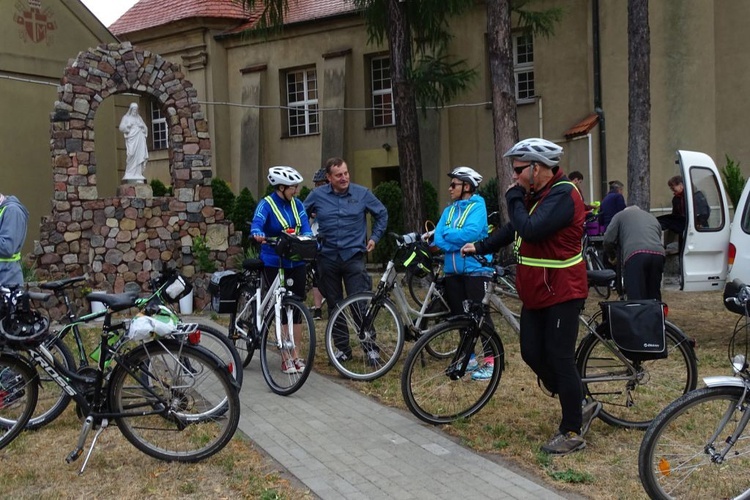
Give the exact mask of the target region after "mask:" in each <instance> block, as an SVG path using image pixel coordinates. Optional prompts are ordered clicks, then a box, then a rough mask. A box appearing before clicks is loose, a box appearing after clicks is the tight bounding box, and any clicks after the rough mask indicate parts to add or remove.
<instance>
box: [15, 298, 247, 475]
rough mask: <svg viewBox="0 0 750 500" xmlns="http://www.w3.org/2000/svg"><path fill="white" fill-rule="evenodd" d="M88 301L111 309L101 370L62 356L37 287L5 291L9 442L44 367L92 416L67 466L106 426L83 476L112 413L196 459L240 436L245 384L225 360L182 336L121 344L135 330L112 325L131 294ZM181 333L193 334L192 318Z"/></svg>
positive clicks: (143, 435) (158, 445) (155, 447)
mask: <svg viewBox="0 0 750 500" xmlns="http://www.w3.org/2000/svg"><path fill="white" fill-rule="evenodd" d="M87 298H88V300H90V301H93V300H97V301H100V302H102V303H103V304H105V305H106V307H107V310H106V313H105V317H104V323H103V325H102V329H101V335H100V343H99V347H100V355H99V361H98V365H97V369H96V370H95V371H93V372H89V373H83V374H79V373H75V372H73V371H70V370H69V369H67V368H66V367H64V366H62V365H61V364H60V363H58V362H57V361H56V360H55V358H54V357H53V356H52V355H51V353H50V352H49V350H48V349H47V348H46V347H45V346H44V341H45V340H46V338H47V337H48V336H49V329H48V327H49V321H48V320H47V319H46V318H45V317H44V316H43V315H41V314H40V313H39V312H37V311H35V310H33V309H31V308H30V306H29V294H27V293H25V292H23V291H20V290H5V291H3V293H2V297H1V299H0V318H1V319H0V345H2V350H0V395H2V398H1V399H0V448H3V447H5V446H7V445H8V444H9V443H10V442H11V441H12V440H13V439H15V437H16V436H17V435H18V434H19V432H20V431H21V430H22V429H23V428H24V427H25V426H26V423H27V421H28V419H29V418H30V417H31V413H32V411H33V409H34V406H35V405H36V397H37V378H38V376H37V370H36V369H35V367H34V365H37V364H38V365H40V366H41V367H42V368H43V369H44V371H45V372H46V373H47V374H49V376H50V377H51V378H52V379H53V380H54V381H55V382H56V383H57V384H59V385H60V387H62V388H63V389H64V390H65V392H66V393H67V394H68V395H70V397H71V398H73V400H75V402H76V404H77V407H78V413H79V415H80V416H81V418H82V419H83V421H84V423H83V427H82V429H81V434H80V437H79V439H78V443H77V446H76V448H75V449H74V450H73V451H72V452H71V453H70V454H69V455H68V456H67V458H66V461H67V462H68V463H70V462H73V461H74V460H77V459H78V458H79V457H80V456H81V454H82V453H83V449H84V446H85V444H86V439H87V437H88V434H89V432H90V431H91V430H92V429H97V431H96V434H95V436H94V438H93V440H92V443H91V446H90V448H89V451H88V454H87V456H86V459H85V460H84V463H83V464H82V466H81V469H80V471H79V473H83V471H84V469H85V467H86V464H87V463H88V460H89V458H90V457H91V453H92V452H93V449H94V446H95V445H96V441H97V439H98V438H99V436H100V435H101V433H102V432H103V431H104V430H105V429H106V428H107V427H108V425H109V421H110V420H114V421H115V423H116V424H117V427H118V428H119V429H120V432H122V434H123V436H125V438H126V439H127V440H128V441H129V442H130V443H131V444H133V446H135V447H136V448H138V449H139V450H141V451H142V452H143V453H146V454H147V455H150V456H152V457H154V458H157V459H160V460H165V461H178V462H196V461H199V460H203V459H205V458H208V457H210V456H212V455H213V454H215V453H217V452H218V451H220V450H221V449H222V448H223V447H224V446H225V445H226V444H227V443H228V442H229V440H230V439H231V438H232V436H233V435H234V433H235V431H236V429H237V425H238V423H239V416H240V402H239V395H238V387H237V384H236V382H235V380H234V379H233V378H232V377H231V376H230V375H229V373H228V372H227V370H226V366H224V364H223V363H222V362H221V360H219V359H218V358H217V357H216V356H214V355H213V354H211V353H210V352H209V351H208V350H206V349H203V348H201V347H199V346H191V345H189V344H188V343H187V342H181V341H180V340H178V339H176V338H166V339H157V340H154V341H151V342H144V343H142V344H141V345H138V346H136V347H134V348H132V349H130V350H127V349H122V348H121V349H113V348H112V347H111V346H110V341H111V339H112V338H114V337H117V336H120V335H122V334H123V333H122V330H123V329H125V328H126V325H125V324H124V323H113V322H112V319H113V318H112V316H113V313H115V312H117V311H123V310H125V309H128V308H131V307H133V306H134V305H135V300H136V299H135V298H134V297H133V296H132V295H130V294H112V295H110V294H102V293H93V294H90V295H89V296H88V297H87ZM182 330H183V333H185V334H187V333H189V332H190V325H183V327H182ZM174 333H175V334H177V333H179V332H174ZM20 353H23V354H24V356H21V355H20ZM110 361H112V362H113V363H111V362H110ZM111 365H114V367H111Z"/></svg>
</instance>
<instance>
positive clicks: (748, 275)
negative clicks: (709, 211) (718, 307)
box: [727, 182, 750, 283]
mask: <svg viewBox="0 0 750 500" xmlns="http://www.w3.org/2000/svg"><path fill="white" fill-rule="evenodd" d="M748 198H750V182H746V183H745V189H743V190H742V196H740V201H739V202H738V203H737V207H736V208H735V211H734V219H732V231H731V234H730V235H729V251H728V254H727V260H728V264H729V274H728V276H727V280H728V281H732V280H734V279H740V280H742V282H743V283H750V200H749V199H748Z"/></svg>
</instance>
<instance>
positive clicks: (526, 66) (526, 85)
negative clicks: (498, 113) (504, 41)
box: [513, 33, 536, 102]
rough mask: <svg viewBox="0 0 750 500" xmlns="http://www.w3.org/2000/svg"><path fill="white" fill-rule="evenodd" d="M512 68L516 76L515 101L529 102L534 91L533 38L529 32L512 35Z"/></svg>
mask: <svg viewBox="0 0 750 500" xmlns="http://www.w3.org/2000/svg"><path fill="white" fill-rule="evenodd" d="M513 70H514V72H515V77H516V101H518V102H529V101H531V100H532V99H533V98H534V96H535V95H536V94H535V91H534V38H533V37H532V35H531V34H525V33H524V34H518V35H513Z"/></svg>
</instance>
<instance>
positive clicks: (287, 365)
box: [281, 359, 297, 375]
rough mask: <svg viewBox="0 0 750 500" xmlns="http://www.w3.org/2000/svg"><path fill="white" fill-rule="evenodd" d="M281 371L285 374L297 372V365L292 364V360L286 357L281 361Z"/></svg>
mask: <svg viewBox="0 0 750 500" xmlns="http://www.w3.org/2000/svg"><path fill="white" fill-rule="evenodd" d="M281 371H282V372H283V373H286V374H287V375H291V374H292V373H297V367H296V366H295V364H294V360H293V359H287V360H286V361H282V362H281Z"/></svg>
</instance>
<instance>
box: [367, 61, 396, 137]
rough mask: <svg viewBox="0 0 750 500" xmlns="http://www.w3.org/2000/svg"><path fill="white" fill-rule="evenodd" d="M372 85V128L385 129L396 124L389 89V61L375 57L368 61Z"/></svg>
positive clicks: (391, 94) (391, 95)
mask: <svg viewBox="0 0 750 500" xmlns="http://www.w3.org/2000/svg"><path fill="white" fill-rule="evenodd" d="M370 75H371V76H370V79H371V83H372V126H373V127H387V126H389V125H394V124H395V123H396V117H395V113H394V109H393V89H392V87H391V59H390V58H389V57H375V58H373V59H371V61H370Z"/></svg>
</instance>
